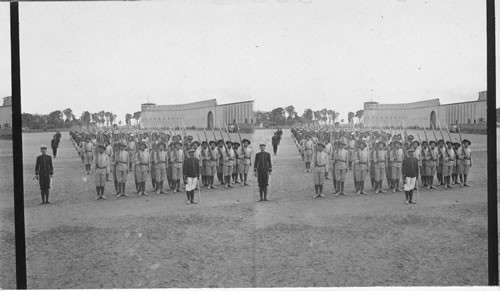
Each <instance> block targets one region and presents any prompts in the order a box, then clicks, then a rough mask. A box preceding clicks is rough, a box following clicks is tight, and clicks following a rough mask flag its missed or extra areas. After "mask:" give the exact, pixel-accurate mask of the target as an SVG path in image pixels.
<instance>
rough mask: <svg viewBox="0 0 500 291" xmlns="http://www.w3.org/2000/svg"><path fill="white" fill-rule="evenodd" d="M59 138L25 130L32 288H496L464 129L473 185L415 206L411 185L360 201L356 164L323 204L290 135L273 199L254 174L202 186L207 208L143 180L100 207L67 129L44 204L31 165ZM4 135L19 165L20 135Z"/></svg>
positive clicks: (8, 279)
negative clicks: (340, 190) (245, 183)
mask: <svg viewBox="0 0 500 291" xmlns="http://www.w3.org/2000/svg"><path fill="white" fill-rule="evenodd" d="M409 133H410V134H414V132H412V131H411V130H410V131H409ZM51 134H52V133H29V134H24V135H23V142H24V148H23V150H24V179H25V184H24V186H25V217H26V250H27V272H28V288H44V289H45V288H158V287H169V288H173V287H279V286H289V287H326V286H386V285H405V286H406V285H486V284H487V270H488V269H487V255H488V254H487V239H488V236H487V204H486V201H487V188H486V181H487V176H486V162H487V157H486V136H483V135H465V134H464V138H468V139H470V140H471V141H472V147H471V148H472V151H473V154H472V156H473V167H472V169H471V175H470V178H469V181H470V184H471V186H472V187H470V188H463V187H460V186H458V185H456V186H458V187H454V188H453V189H447V190H445V189H443V188H442V187H439V188H438V190H434V191H429V190H421V191H420V193H419V196H420V197H419V203H418V204H416V205H405V204H404V200H405V198H404V192H399V193H392V192H387V193H383V194H375V193H374V191H372V190H370V191H368V195H366V196H359V195H356V194H355V193H354V185H353V183H352V179H353V178H352V172H349V173H348V180H347V182H346V187H345V188H346V191H347V194H348V196H346V197H335V196H334V195H333V194H332V192H333V184H332V180H327V181H326V184H325V189H324V193H325V194H326V198H320V199H312V197H313V195H314V184H313V178H312V176H311V174H309V173H304V163H303V161H302V159H301V157H300V155H299V153H298V151H297V149H296V147H295V145H294V143H293V141H292V138H291V136H290V132H289V130H284V135H283V139H282V141H281V145H280V147H279V152H278V156H277V157H272V158H273V173H272V176H271V185H270V189H269V198H270V199H271V201H270V202H256V200H257V199H258V188H257V181H256V178H255V177H253V176H252V178H251V179H250V181H249V183H250V184H251V186H250V187H241V186H240V185H236V187H235V188H232V189H224V188H220V187H219V188H218V189H216V190H206V189H205V188H203V189H202V190H201V203H200V204H198V205H186V203H185V197H186V196H185V193H184V192H181V193H173V192H172V191H171V190H169V193H168V194H167V195H156V194H150V195H149V196H148V197H144V196H142V197H137V195H135V193H134V190H135V187H134V185H133V176H132V174H129V179H128V184H127V193H128V194H129V197H127V198H115V196H114V195H112V194H113V193H115V191H114V188H113V184H112V182H108V183H107V184H106V189H105V195H106V196H107V197H108V200H106V201H103V200H100V201H94V197H95V195H96V194H95V188H94V178H93V176H92V175H90V176H87V175H85V173H84V170H85V167H84V165H83V164H82V163H81V161H80V159H79V157H78V155H77V153H76V152H75V150H74V148H73V145H72V143H71V141H70V139H69V135H68V133H67V132H63V137H62V139H61V144H60V153H59V156H58V157H57V158H56V159H55V160H54V167H55V174H54V181H53V189H52V190H51V194H50V195H51V202H53V204H52V205H38V203H39V202H40V201H41V198H40V192H39V190H38V185H37V183H36V181H34V180H32V177H33V175H34V163H35V158H36V156H37V155H39V148H40V144H42V143H43V144H49V143H50V138H51ZM271 135H272V131H271V130H257V131H256V133H255V134H253V135H252V136H247V137H248V138H249V139H250V140H251V141H252V144H251V147H252V148H253V151H254V154H255V152H256V151H257V150H258V144H259V143H260V142H261V141H262V140H264V139H265V140H266V141H267V142H268V151H272V147H271V146H270V143H269V141H270V137H271ZM420 135H421V136H422V134H420ZM244 137H245V136H244ZM234 139H237V135H235V136H234ZM0 143H1V145H2V147H1V149H0V154H1V155H0V158H1V160H2V162H4V164H6V165H10V164H11V163H12V155H11V151H10V149H11V142H10V141H0ZM254 154H253V155H254ZM0 178H1V181H2V186H3V187H2V188H1V189H2V192H1V199H2V200H1V205H2V206H1V209H0V211H1V212H0V219H1V232H0V234H1V236H0V239H1V243H0V246H1V253H2V256H1V272H0V274H1V275H0V276H1V278H0V281H1V286H0V287H2V288H14V287H15V280H14V275H15V267H14V235H13V210H12V203H13V201H12V200H13V199H12V193H13V191H12V167H10V166H6V167H2V168H1V170H0ZM384 184H385V183H384ZM216 185H218V183H216ZM384 186H385V187H386V186H387V185H384ZM366 188H367V189H371V187H370V185H369V181H366ZM147 190H151V181H150V180H149V181H148V183H147ZM195 198H196V199H197V200H198V199H199V196H198V193H196V196H195Z"/></svg>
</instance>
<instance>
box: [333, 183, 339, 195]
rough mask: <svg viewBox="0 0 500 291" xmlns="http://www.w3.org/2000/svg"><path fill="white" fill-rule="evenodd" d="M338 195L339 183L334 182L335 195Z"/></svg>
mask: <svg viewBox="0 0 500 291" xmlns="http://www.w3.org/2000/svg"><path fill="white" fill-rule="evenodd" d="M339 193H340V182H339V181H335V193H334V194H335V195H337V196H338V195H339Z"/></svg>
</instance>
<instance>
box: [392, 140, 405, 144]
mask: <svg viewBox="0 0 500 291" xmlns="http://www.w3.org/2000/svg"><path fill="white" fill-rule="evenodd" d="M392 143H393V144H394V145H396V144H399V145H403V144H402V143H401V141H399V140H395V141H393V142H392Z"/></svg>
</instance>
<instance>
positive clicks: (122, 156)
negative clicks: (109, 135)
mask: <svg viewBox="0 0 500 291" xmlns="http://www.w3.org/2000/svg"><path fill="white" fill-rule="evenodd" d="M126 149H127V145H126V144H125V143H121V144H120V152H118V154H117V156H116V181H117V182H118V192H117V193H116V197H122V196H124V197H127V194H125V185H126V183H127V175H128V171H129V164H130V163H129V159H130V155H129V152H128V151H127V150H126Z"/></svg>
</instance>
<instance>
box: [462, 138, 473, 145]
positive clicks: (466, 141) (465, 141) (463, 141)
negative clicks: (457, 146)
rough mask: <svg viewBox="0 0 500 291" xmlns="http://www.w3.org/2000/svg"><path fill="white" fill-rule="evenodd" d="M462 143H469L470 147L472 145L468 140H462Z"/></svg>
mask: <svg viewBox="0 0 500 291" xmlns="http://www.w3.org/2000/svg"><path fill="white" fill-rule="evenodd" d="M462 143H469V145H471V144H472V143H471V142H470V140H468V139H464V140H462Z"/></svg>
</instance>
